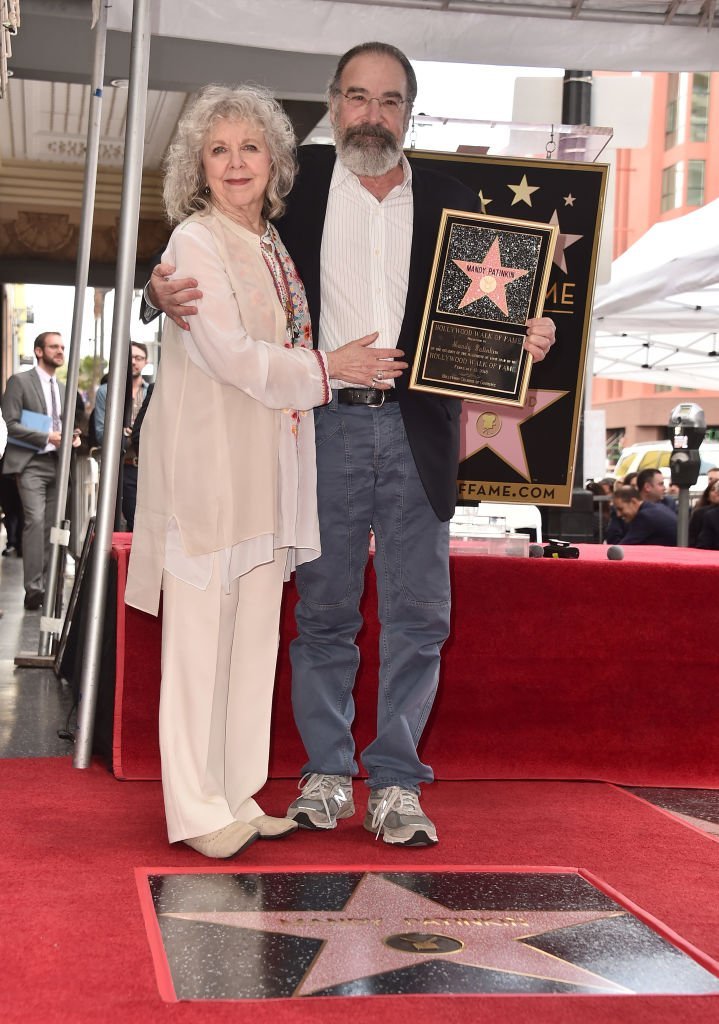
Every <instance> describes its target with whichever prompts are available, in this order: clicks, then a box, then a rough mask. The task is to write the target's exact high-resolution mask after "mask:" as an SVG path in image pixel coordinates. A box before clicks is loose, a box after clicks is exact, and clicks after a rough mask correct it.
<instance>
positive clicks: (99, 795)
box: [0, 759, 719, 1024]
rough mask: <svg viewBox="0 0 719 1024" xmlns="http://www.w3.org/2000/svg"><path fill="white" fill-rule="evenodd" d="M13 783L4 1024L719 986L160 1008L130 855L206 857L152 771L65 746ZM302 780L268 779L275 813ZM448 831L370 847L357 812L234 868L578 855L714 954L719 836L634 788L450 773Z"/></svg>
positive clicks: (666, 1010)
mask: <svg viewBox="0 0 719 1024" xmlns="http://www.w3.org/2000/svg"><path fill="white" fill-rule="evenodd" d="M0 780H1V782H2V790H3V792H4V794H5V795H6V796H5V801H4V805H5V806H4V814H3V861H2V875H3V894H4V907H3V910H4V921H3V925H4V927H3V933H4V948H3V952H2V965H3V974H4V979H3V984H2V994H0V1007H1V1009H0V1012H2V1020H3V1021H4V1022H7V1024H15V1022H17V1024H20V1022H25V1024H40V1022H47V1024H90V1022H93V1024H94V1022H96V1021H112V1022H115V1021H122V1022H123V1024H153V1022H155V1021H173V1022H176V1021H177V1022H182V1024H202V1022H204V1021H207V1022H208V1024H210V1022H212V1024H225V1022H230V1021H232V1022H241V1024H244V1022H247V1024H249V1022H252V1024H304V1022H305V1021H317V1022H318V1024H340V1022H341V1024H346V1021H347V1017H348V1014H349V1013H352V1014H353V1015H355V1016H356V1018H357V1019H359V1020H361V1021H363V1022H367V1024H385V1022H391V1021H393V1020H394V1019H395V1018H396V1017H397V1016H398V1015H401V1016H411V1017H412V1019H413V1021H414V1022H416V1024H425V1022H427V1024H430V1022H431V1024H448V1022H455V1021H456V1022H458V1024H459V1022H462V1024H467V1022H480V1024H490V1022H491V1024H525V1022H526V1024H530V1022H531V1024H685V1022H689V1024H705V1022H706V1024H709V1022H716V1020H718V1019H719V997H715V996H694V997H693V996H688V997H677V996H671V997H661V996H652V997H648V996H627V997H616V996H600V997H597V996H558V997H557V996H486V997H481V996H470V997H468V996H455V997H447V998H442V997H438V996H405V997H401V999H400V997H390V998H388V997H376V998H374V999H367V998H356V999H353V1000H352V1001H351V1003H348V1002H347V1001H346V1000H340V999H334V1000H322V999H313V1000H311V1001H304V1002H302V1003H301V1004H298V1001H292V1000H283V1001H280V1002H273V1003H271V1004H263V1003H251V1004H237V1003H211V1004H209V1003H179V1004H175V1005H168V1004H164V1003H163V1002H162V1001H161V999H160V997H159V995H158V992H157V986H156V983H155V978H154V974H153V968H152V961H151V956H150V951H149V948H148V943H147V939H146V935H145V931H144V926H143V922H142V916H141V912H140V906H139V901H138V896H137V891H136V887H135V879H134V869H135V868H136V867H143V866H144V867H154V868H157V867H166V868H178V867H179V868H181V867H198V866H203V867H204V866H206V865H207V862H206V861H203V860H201V859H200V858H198V856H197V855H196V854H193V853H192V851H190V850H188V849H186V848H184V847H182V848H175V847H168V846H167V844H166V841H165V836H164V831H163V813H162V801H161V794H160V788H159V785H158V784H157V783H153V782H146V783H142V782H138V783H136V784H134V785H131V786H127V785H120V784H118V783H117V782H116V781H115V780H114V779H113V778H112V777H111V776H110V775H109V774H108V773H107V772H106V771H105V770H104V769H103V768H101V767H99V766H97V765H95V766H93V768H92V769H90V770H89V771H86V772H78V771H75V770H73V769H72V768H71V766H70V764H69V762H68V761H65V760H57V759H46V760H18V761H3V762H1V763H0ZM292 788H293V787H292V785H291V784H289V783H287V782H273V783H271V784H270V786H269V787H268V790H267V793H266V794H265V801H264V803H265V806H266V809H267V810H268V811H270V812H273V811H274V812H277V811H279V810H281V809H282V808H283V807H284V806H285V805H286V803H287V801H288V799H290V798H291V795H292ZM424 804H425V806H426V808H427V810H428V812H429V813H430V814H431V815H432V817H433V818H434V819H435V820H436V822H437V825H438V829H439V831H440V835H441V837H442V842H441V843H440V845H439V847H438V848H436V849H432V850H411V851H410V850H392V849H390V848H389V847H387V846H385V845H384V844H383V843H375V842H373V841H372V840H371V838H370V837H369V836H368V834H367V833H366V832H364V830H363V829H362V828H361V817H360V816H358V817H357V818H356V819H354V820H353V822H351V823H349V824H346V825H345V826H344V827H342V828H340V829H338V830H337V831H336V832H334V833H330V834H323V835H317V834H315V833H301V834H300V835H299V836H297V837H294V838H293V839H291V840H287V841H285V842H282V843H256V844H255V845H254V846H253V847H252V848H251V849H250V850H248V851H247V852H246V854H245V855H244V856H243V857H242V858H239V859H238V860H237V861H236V862H235V864H236V866H237V868H238V869H239V870H241V868H242V865H245V866H247V867H251V866H262V867H266V868H273V867H277V868H280V867H283V866H292V865H312V866H319V865H332V866H335V867H340V868H342V869H349V868H359V867H369V868H371V867H381V866H387V865H391V866H392V867H412V868H421V867H422V866H429V865H432V866H439V865H446V866H448V867H450V866H454V865H462V866H476V867H478V868H486V867H498V868H501V867H505V868H508V867H516V866H524V867H529V868H531V867H536V868H537V869H539V868H542V867H552V866H555V867H567V868H579V869H582V870H585V871H588V872H591V873H593V874H594V875H596V876H598V877H599V878H600V879H602V880H603V881H604V882H605V883H606V884H608V885H610V886H612V887H614V888H615V889H616V890H618V891H619V892H620V893H622V894H623V896H624V897H625V898H626V899H628V900H631V901H633V902H634V903H636V904H637V905H638V906H639V907H641V908H642V910H643V911H644V912H645V913H646V914H649V915H652V916H653V917H655V918H657V919H658V920H659V921H661V922H663V923H664V925H666V926H667V927H668V928H670V929H673V931H674V932H676V933H677V934H678V935H679V936H680V937H681V939H682V940H683V941H684V942H685V943H688V944H690V945H691V946H692V947H695V948H696V949H698V950H700V951H701V953H702V955H703V957H704V958H708V959H705V960H704V964H705V966H707V965H708V964H709V963H710V962H711V961H714V962H719V931H718V930H717V927H716V922H717V906H719V843H716V842H715V841H713V840H712V839H710V838H708V837H706V836H703V835H701V834H700V833H699V832H698V831H696V830H694V829H692V828H690V827H687V826H685V825H683V824H681V823H679V822H677V821H676V820H674V819H673V818H671V817H670V816H669V815H667V814H665V813H663V812H661V811H658V810H656V809H654V808H652V807H650V806H649V805H647V804H645V803H644V802H642V801H641V800H637V799H636V798H635V797H633V796H631V795H630V794H627V793H624V792H623V791H621V790H617V789H615V788H614V787H612V786H608V785H603V784H599V783H546V782H524V783H520V782H484V783H450V782H442V783H439V784H438V785H436V786H434V787H430V788H429V789H428V790H427V792H426V796H425V799H424Z"/></svg>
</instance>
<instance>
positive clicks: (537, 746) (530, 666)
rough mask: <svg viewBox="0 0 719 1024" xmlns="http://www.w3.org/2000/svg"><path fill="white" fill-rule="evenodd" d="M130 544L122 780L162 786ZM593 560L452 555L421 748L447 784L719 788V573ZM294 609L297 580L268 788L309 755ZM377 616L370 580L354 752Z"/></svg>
mask: <svg viewBox="0 0 719 1024" xmlns="http://www.w3.org/2000/svg"><path fill="white" fill-rule="evenodd" d="M127 536H129V535H116V541H117V543H116V547H115V555H116V557H117V558H118V568H119V573H118V576H119V590H120V599H119V600H118V605H119V606H120V607H121V608H123V611H122V612H121V615H120V622H119V625H118V635H119V637H120V638H121V640H120V642H119V643H118V694H117V700H116V721H115V732H114V747H115V750H114V771H115V773H116V775H117V776H118V777H120V778H127V779H143V778H144V779H153V778H159V752H158V747H157V703H158V694H159V675H160V668H159V664H160V655H159V640H160V624H159V621H158V620H156V619H153V618H151V617H150V616H147V615H143V614H142V613H140V612H137V611H135V610H134V609H132V608H124V605H123V604H122V600H121V595H122V594H123V593H124V573H125V569H126V559H127V553H128V552H127V546H126V545H127V540H126V539H125V537H127ZM588 550H589V551H590V552H591V556H590V555H589V554H587V551H586V550H584V549H583V557H582V558H580V559H579V560H577V561H572V560H559V561H554V560H551V559H515V558H487V557H472V556H471V555H455V556H454V557H453V558H452V574H453V593H454V611H453V629H452V636H451V638H450V640H449V641H448V642H447V644H446V645H445V648H444V653H443V668H442V678H441V684H440V693H439V697H438V699H437V702H436V705H435V708H434V711H433V714H432V718H431V720H430V724H429V727H428V729H427V731H426V733H425V738H424V746H423V748H422V753H423V755H424V757H425V759H426V760H428V762H429V763H430V764H432V766H433V767H434V770H435V773H436V776H437V778H440V779H473V778H476V779H507V778H513V779H543V778H544V779H588V780H591V779H599V780H606V781H609V782H616V783H621V784H626V785H637V786H675V787H708V788H715V787H719V730H718V729H717V728H716V723H717V721H719V688H718V687H717V686H716V685H715V683H714V680H715V675H716V671H715V655H714V653H713V651H712V645H711V642H708V638H711V637H712V636H714V635H716V634H717V633H719V602H718V601H717V600H716V579H717V566H716V565H714V564H709V563H708V561H707V560H706V559H702V558H698V559H696V558H690V559H689V561H686V560H684V561H683V560H682V559H681V558H680V557H679V556H677V555H675V553H674V552H673V551H672V549H656V548H653V549H645V550H644V551H643V552H642V558H641V559H636V560H633V558H634V555H633V553H630V555H629V556H628V560H627V561H624V562H609V561H607V559H606V557H604V558H603V560H598V558H597V552H598V551H599V552H601V551H603V550H604V549H601V548H597V547H594V548H592V547H591V546H590V547H589V549H588ZM691 554H692V555H697V554H698V555H700V556H705V555H710V556H712V558H713V559H714V560H715V556H716V552H692V553H691ZM585 556H586V557H585ZM650 556H651V557H653V559H654V561H652V560H650ZM657 558H671V561H668V562H657V561H656V559H657ZM370 572H371V570H370ZM295 600H296V595H295V591H294V587H293V586H292V585H291V584H288V586H287V589H286V594H285V604H284V613H283V621H282V636H281V645H280V658H279V665H278V675H277V693H276V700H275V717H274V726H273V746H272V758H271V764H270V774H271V776H272V777H274V778H297V777H298V775H299V771H300V768H301V766H302V764H303V763H304V760H305V758H304V753H303V750H302V746H301V744H300V740H299V737H298V735H297V732H296V729H295V727H294V724H293V722H292V712H291V706H290V696H289V677H290V672H289V659H288V654H287V646H288V643H289V641H290V639H291V638H292V637H293V636H294V635H295V627H294V615H293V612H294V603H295ZM376 608H377V606H376V598H375V589H374V580H371V585H370V586H369V587H368V588H367V595H366V598H365V601H364V613H365V617H366V626H365V628H364V630H363V632H362V634H361V636H360V646H361V650H362V667H361V669H360V675H359V679H358V688H357V692H356V696H357V697H358V700H357V707H358V717H357V721H356V722H355V730H354V731H355V735H356V737H357V741H358V749H362V747H363V746H364V745H366V743H367V742H369V739H370V738H371V736H372V735H373V734H372V726H373V722H372V717H373V714H374V708H375V707H376V697H375V693H376V685H377V684H376V679H377V647H378V626H377V611H376ZM698 622H701V628H700V629H698V626H697V623H698Z"/></svg>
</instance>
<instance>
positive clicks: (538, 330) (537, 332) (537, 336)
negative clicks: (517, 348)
mask: <svg viewBox="0 0 719 1024" xmlns="http://www.w3.org/2000/svg"><path fill="white" fill-rule="evenodd" d="M555 331H556V328H555V326H554V320H550V319H549V317H548V316H535V317H533V318H532V319H531V320H527V337H526V338H525V339H524V347H525V348H526V350H527V352H529V354H530V355H531V356H532V358H533V359H534V361H535V363H539V362H541V361H542V359H544V357H545V356H546V355H547V353H548V352H549V350H550V348H551V347H552V345H553V344H554V342H555V340H556V339H555V337H554V335H555Z"/></svg>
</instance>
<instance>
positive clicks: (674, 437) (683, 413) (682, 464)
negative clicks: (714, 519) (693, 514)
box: [669, 402, 706, 547]
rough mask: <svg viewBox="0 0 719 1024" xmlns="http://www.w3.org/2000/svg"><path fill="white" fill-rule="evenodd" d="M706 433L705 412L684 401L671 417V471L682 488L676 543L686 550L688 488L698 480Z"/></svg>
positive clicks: (676, 407) (673, 481)
mask: <svg viewBox="0 0 719 1024" xmlns="http://www.w3.org/2000/svg"><path fill="white" fill-rule="evenodd" d="M705 434H706V419H705V418H704V410H703V409H702V408H701V407H700V406H698V405H697V404H696V403H695V402H681V403H680V404H679V405H677V406H675V407H674V408H673V409H672V411H671V413H670V414H669V439H670V441H671V442H672V454H671V455H670V456H669V469H670V470H671V474H672V483H673V484H676V485H677V486H678V487H679V512H678V516H679V521H678V523H677V544H678V545H679V546H680V547H686V546H687V544H688V541H689V488H690V487H692V486H693V485H694V484H695V483H696V482H697V480H698V479H699V470H700V468H701V461H702V460H701V456H700V454H699V446H700V445H701V443H702V441H703V440H704V435H705Z"/></svg>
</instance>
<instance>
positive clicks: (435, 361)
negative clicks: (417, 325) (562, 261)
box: [410, 210, 557, 406]
mask: <svg viewBox="0 0 719 1024" xmlns="http://www.w3.org/2000/svg"><path fill="white" fill-rule="evenodd" d="M556 237H557V227H556V226H555V225H553V224H542V223H535V222H533V221H526V220H514V219H510V218H507V217H491V216H488V215H486V214H481V213H466V212H464V211H460V210H444V212H443V214H442V221H441V224H440V229H439V236H438V238H437V247H436V249H435V255H434V264H433V267H432V274H431V278H430V285H429V291H428V294H427V301H426V304H425V310H424V317H423V320H422V330H421V333H420V338H419V343H418V345H417V351H416V355H415V359H414V364H413V366H412V371H411V376H410V387H411V388H414V389H416V390H418V391H429V392H432V393H434V394H440V395H451V396H453V397H455V398H464V399H468V400H470V401H484V402H491V403H499V404H501V405H516V406H521V405H523V404H524V401H525V397H526V393H527V385H528V383H529V373H530V370H531V368H532V357H531V356H530V354H529V353H528V352H527V351H525V349H524V348H523V343H524V339H525V337H526V333H527V329H526V321H527V320H528V319H529V318H530V317H535V316H541V315H542V308H543V303H544V297H545V294H546V291H547V284H548V281H549V272H550V269H551V265H552V256H553V253H554V245H555V241H556Z"/></svg>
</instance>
